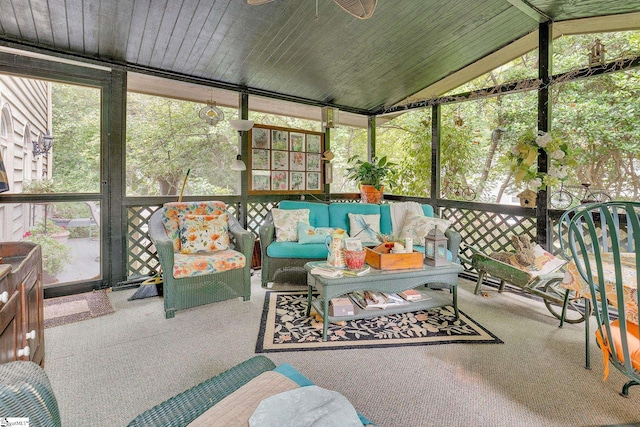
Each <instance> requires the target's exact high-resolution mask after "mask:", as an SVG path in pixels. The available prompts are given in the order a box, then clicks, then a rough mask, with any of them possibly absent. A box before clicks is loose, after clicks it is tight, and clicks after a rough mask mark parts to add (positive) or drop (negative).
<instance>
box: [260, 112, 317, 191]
mask: <svg viewBox="0 0 640 427" xmlns="http://www.w3.org/2000/svg"><path fill="white" fill-rule="evenodd" d="M249 133H250V135H249V140H250V141H251V150H250V151H249V153H250V155H251V159H249V163H248V164H250V165H251V170H250V179H249V194H265V193H279V194H281V193H303V192H309V193H321V192H322V189H323V187H322V186H323V184H324V183H323V180H322V154H321V153H322V152H323V151H324V135H323V134H322V133H321V132H311V131H305V130H300V129H289V128H282V127H274V126H266V125H259V124H256V125H254V126H253V128H252V129H251V130H250V131H249Z"/></svg>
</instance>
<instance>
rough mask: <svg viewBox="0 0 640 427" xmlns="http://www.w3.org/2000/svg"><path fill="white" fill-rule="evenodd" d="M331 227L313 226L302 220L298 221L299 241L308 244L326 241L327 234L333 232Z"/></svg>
mask: <svg viewBox="0 0 640 427" xmlns="http://www.w3.org/2000/svg"><path fill="white" fill-rule="evenodd" d="M333 230H334V229H333V228H330V227H312V226H311V225H309V224H305V223H304V222H302V221H298V243H300V244H301V245H308V244H309V243H324V242H325V240H326V239H327V236H329V235H331V233H333Z"/></svg>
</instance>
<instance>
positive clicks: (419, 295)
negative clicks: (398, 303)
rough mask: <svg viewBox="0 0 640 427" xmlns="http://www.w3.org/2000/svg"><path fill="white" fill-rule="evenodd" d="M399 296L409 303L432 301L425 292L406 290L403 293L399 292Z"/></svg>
mask: <svg viewBox="0 0 640 427" xmlns="http://www.w3.org/2000/svg"><path fill="white" fill-rule="evenodd" d="M398 295H400V296H401V297H402V298H404V299H405V300H407V301H409V302H415V301H425V300H428V299H431V297H430V296H429V295H427V294H426V293H424V292H420V291H419V290H417V289H405V290H404V291H402V292H398Z"/></svg>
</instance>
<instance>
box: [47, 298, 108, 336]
mask: <svg viewBox="0 0 640 427" xmlns="http://www.w3.org/2000/svg"><path fill="white" fill-rule="evenodd" d="M114 311H115V310H114V309H113V306H112V305H111V301H109V296H108V295H107V291H106V290H104V289H103V290H99V291H93V292H86V293H83V294H76V295H68V296H64V297H58V298H49V299H46V300H44V327H45V328H52V327H54V326H60V325H66V324H68V323H74V322H79V321H81V320H87V319H91V318H94V317H98V316H102V315H105V314H109V313H113V312H114Z"/></svg>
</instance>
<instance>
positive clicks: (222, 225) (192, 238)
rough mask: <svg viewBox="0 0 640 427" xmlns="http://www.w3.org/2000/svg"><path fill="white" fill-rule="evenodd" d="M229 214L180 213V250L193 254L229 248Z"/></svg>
mask: <svg viewBox="0 0 640 427" xmlns="http://www.w3.org/2000/svg"><path fill="white" fill-rule="evenodd" d="M228 221H229V214H227V213H223V214H221V215H180V216H179V222H180V243H181V244H180V252H181V253H183V254H195V253H198V252H214V251H223V250H225V249H229V224H228Z"/></svg>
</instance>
